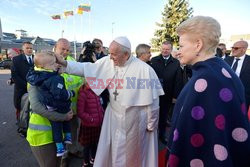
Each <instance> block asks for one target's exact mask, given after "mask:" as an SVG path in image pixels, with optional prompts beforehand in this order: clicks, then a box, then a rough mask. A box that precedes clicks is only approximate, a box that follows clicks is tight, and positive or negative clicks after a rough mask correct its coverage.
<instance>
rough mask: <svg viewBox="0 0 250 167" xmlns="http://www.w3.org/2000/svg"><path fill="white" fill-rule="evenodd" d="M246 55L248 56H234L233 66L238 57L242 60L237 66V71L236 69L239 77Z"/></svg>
mask: <svg viewBox="0 0 250 167" xmlns="http://www.w3.org/2000/svg"><path fill="white" fill-rule="evenodd" d="M245 57H246V55H243V56H241V57H234V61H233V63H232V66H231V68H232V67H233V65H234V63H235V62H236V58H239V59H240V60H239V61H238V66H237V68H236V71H235V73H236V75H237V76H238V77H240V72H241V68H242V65H243V62H244V59H245Z"/></svg>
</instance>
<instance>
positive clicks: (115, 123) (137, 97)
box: [56, 37, 164, 167]
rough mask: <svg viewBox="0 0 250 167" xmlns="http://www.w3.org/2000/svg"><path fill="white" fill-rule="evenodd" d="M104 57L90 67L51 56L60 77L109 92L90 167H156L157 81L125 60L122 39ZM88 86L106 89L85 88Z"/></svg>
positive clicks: (148, 69)
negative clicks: (70, 77)
mask: <svg viewBox="0 0 250 167" xmlns="http://www.w3.org/2000/svg"><path fill="white" fill-rule="evenodd" d="M109 53H110V56H106V57H104V58H102V59H100V60H98V61H96V63H79V62H73V61H65V60H63V59H62V58H61V56H60V55H56V56H57V61H58V63H59V64H61V65H63V66H64V67H65V71H66V73H69V74H74V75H79V76H84V77H85V78H86V79H87V82H88V83H89V85H90V87H92V89H93V91H94V92H95V93H96V94H97V95H100V94H101V93H102V91H103V90H104V89H106V88H107V89H108V91H109V95H110V103H109V105H108V107H107V109H106V112H105V116H104V121H103V125H102V130H101V135H100V139H99V143H98V148H97V153H96V158H95V162H94V167H157V166H158V143H157V126H158V117H159V96H160V95H163V94H164V93H163V90H162V87H161V85H160V82H159V80H158V77H157V75H156V73H155V72H154V70H153V69H152V68H151V67H150V66H149V65H147V64H146V63H144V62H143V61H141V60H139V59H137V58H136V57H134V56H132V55H131V44H130V42H129V40H128V39H127V37H117V38H115V39H114V40H113V41H112V42H111V44H110V47H109ZM117 81H119V82H117ZM93 82H97V85H99V84H100V83H108V84H105V85H103V84H101V86H91V85H93Z"/></svg>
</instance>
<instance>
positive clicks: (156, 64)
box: [151, 55, 183, 102]
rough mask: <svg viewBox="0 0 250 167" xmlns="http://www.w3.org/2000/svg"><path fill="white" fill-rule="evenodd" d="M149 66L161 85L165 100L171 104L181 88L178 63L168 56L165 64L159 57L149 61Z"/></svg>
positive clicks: (160, 56) (180, 74)
mask: <svg viewBox="0 0 250 167" xmlns="http://www.w3.org/2000/svg"><path fill="white" fill-rule="evenodd" d="M151 66H152V67H153V69H154V70H155V72H156V74H157V76H158V78H159V79H160V81H161V83H162V86H163V90H164V92H165V95H164V96H165V97H166V100H167V101H168V102H171V101H172V98H177V96H178V95H179V93H180V91H181V89H182V87H183V81H182V80H183V79H182V72H181V67H180V63H179V61H178V60H177V59H175V58H173V57H172V56H171V55H170V57H169V59H168V60H167V62H166V63H165V59H164V58H163V57H162V55H159V56H156V57H154V58H152V59H151Z"/></svg>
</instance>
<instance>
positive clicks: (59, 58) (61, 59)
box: [55, 53, 67, 67]
mask: <svg viewBox="0 0 250 167" xmlns="http://www.w3.org/2000/svg"><path fill="white" fill-rule="evenodd" d="M55 55H56V62H57V63H58V64H60V65H62V66H64V67H66V66H67V61H66V60H64V57H63V56H62V55H60V54H56V53H55Z"/></svg>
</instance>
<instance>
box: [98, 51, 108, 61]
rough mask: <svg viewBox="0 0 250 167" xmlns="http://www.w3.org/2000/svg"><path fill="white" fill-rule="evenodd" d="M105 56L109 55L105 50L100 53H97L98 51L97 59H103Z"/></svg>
mask: <svg viewBox="0 0 250 167" xmlns="http://www.w3.org/2000/svg"><path fill="white" fill-rule="evenodd" d="M105 56H107V55H105V54H104V53H103V52H101V53H100V54H97V53H96V59H97V60H99V59H101V58H103V57H105Z"/></svg>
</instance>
